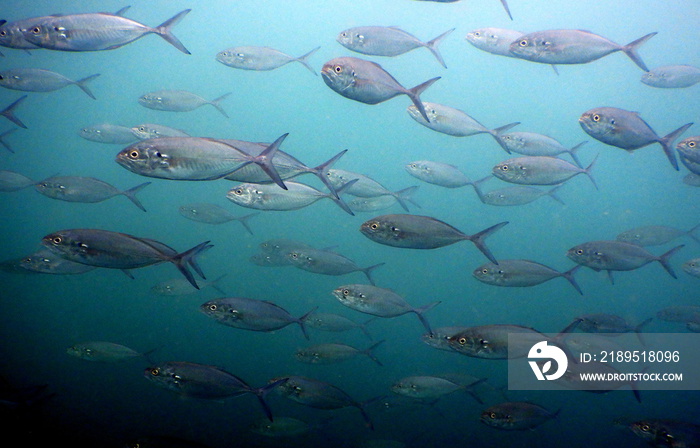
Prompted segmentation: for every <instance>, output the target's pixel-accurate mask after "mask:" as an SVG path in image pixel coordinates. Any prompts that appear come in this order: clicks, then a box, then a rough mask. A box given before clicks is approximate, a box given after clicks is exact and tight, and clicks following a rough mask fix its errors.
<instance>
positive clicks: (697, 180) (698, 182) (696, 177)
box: [683, 173, 700, 187]
mask: <svg viewBox="0 0 700 448" xmlns="http://www.w3.org/2000/svg"><path fill="white" fill-rule="evenodd" d="M683 183H684V184H686V185H690V186H691V187H700V174H695V173H688V174H686V175H685V177H683Z"/></svg>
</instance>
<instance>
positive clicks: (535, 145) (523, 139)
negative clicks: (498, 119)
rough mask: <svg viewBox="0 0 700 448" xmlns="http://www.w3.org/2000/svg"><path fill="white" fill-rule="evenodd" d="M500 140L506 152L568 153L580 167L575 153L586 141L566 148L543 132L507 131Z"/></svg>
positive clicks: (529, 153) (525, 153) (556, 154)
mask: <svg viewBox="0 0 700 448" xmlns="http://www.w3.org/2000/svg"><path fill="white" fill-rule="evenodd" d="M500 142H501V143H502V144H503V146H504V148H505V149H506V152H508V153H513V152H516V153H518V154H522V155H525V156H550V157H556V156H558V155H559V154H569V155H570V156H571V158H572V159H573V160H574V162H575V163H576V165H577V166H578V167H579V168H582V167H583V165H581V161H580V160H579V159H578V156H577V155H576V151H578V149H579V148H580V147H581V146H583V145H585V144H586V143H587V142H585V141H584V142H581V143H579V144H578V145H576V146H574V147H573V148H567V147H565V146H563V145H562V144H561V143H559V142H558V141H557V140H555V139H553V138H552V137H549V136H547V135H544V134H537V133H535V132H509V133H507V134H501V135H500Z"/></svg>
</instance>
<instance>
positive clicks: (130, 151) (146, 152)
mask: <svg viewBox="0 0 700 448" xmlns="http://www.w3.org/2000/svg"><path fill="white" fill-rule="evenodd" d="M156 140H158V139H150V140H144V141H141V142H138V143H134V144H133V145H130V146H127V147H126V148H124V149H123V150H121V151H120V152H119V153H118V154H117V157H116V159H115V161H116V162H117V163H118V164H119V165H121V166H122V167H124V168H126V169H127V170H129V171H131V172H132V173H136V174H141V175H143V176H149V177H161V176H166V173H168V172H169V171H170V169H171V168H172V160H171V158H170V156H169V155H168V154H167V153H165V152H164V151H162V150H161V148H159V147H158V146H157V144H155V143H154V141H156ZM166 177H167V176H166Z"/></svg>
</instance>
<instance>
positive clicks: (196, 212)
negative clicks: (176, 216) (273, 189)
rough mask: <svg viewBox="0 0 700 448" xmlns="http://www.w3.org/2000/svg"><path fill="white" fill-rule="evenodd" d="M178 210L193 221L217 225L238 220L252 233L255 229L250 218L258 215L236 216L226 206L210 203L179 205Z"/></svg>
mask: <svg viewBox="0 0 700 448" xmlns="http://www.w3.org/2000/svg"><path fill="white" fill-rule="evenodd" d="M178 211H179V212H180V214H181V215H182V216H184V217H185V218H187V219H189V220H191V221H197V222H203V223H205V224H214V225H217V224H224V223H227V222H231V221H238V222H240V223H241V225H242V226H243V227H245V229H246V230H247V231H248V233H250V234H251V235H252V234H253V229H251V228H250V226H249V225H248V220H249V219H250V218H252V217H254V216H257V215H258V213H250V214H248V215H245V216H235V215H234V214H233V213H231V212H229V211H228V210H226V209H225V208H223V207H221V206H219V205H216V204H210V203H194V204H186V205H181V206H180V207H178Z"/></svg>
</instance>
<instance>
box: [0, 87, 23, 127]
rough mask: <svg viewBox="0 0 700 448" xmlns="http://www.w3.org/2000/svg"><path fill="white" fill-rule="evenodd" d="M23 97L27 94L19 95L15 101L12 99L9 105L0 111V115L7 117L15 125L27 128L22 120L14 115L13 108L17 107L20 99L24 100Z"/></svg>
mask: <svg viewBox="0 0 700 448" xmlns="http://www.w3.org/2000/svg"><path fill="white" fill-rule="evenodd" d="M25 98H27V95H23V96H21V97H19V98H18V99H16V100H15V101H13V102H12V103H10V105H9V106H7V107H6V108H4V109H3V110H1V111H0V115H2V116H3V117H5V118H7V119H8V120H10V121H11V122H13V123H14V124H16V125H17V126H19V127H20V128H24V129H27V126H26V125H25V124H24V123H22V121H21V120H20V119H19V118H17V116H16V115H15V109H17V107H19V105H20V103H21V102H22V101H24V99H25Z"/></svg>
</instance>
